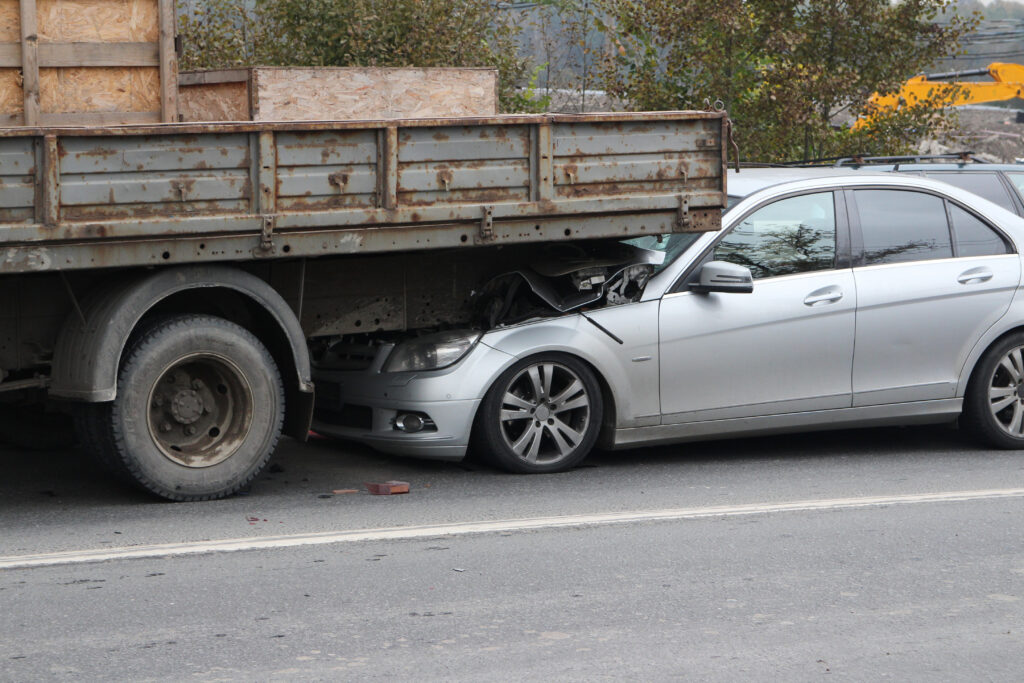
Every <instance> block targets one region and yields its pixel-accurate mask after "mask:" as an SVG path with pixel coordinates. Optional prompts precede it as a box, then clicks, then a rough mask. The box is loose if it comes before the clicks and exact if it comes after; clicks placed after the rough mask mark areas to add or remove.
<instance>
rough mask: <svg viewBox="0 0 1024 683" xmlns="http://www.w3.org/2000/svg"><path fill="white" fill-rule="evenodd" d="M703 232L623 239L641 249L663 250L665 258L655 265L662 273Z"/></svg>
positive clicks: (625, 242)
mask: <svg viewBox="0 0 1024 683" xmlns="http://www.w3.org/2000/svg"><path fill="white" fill-rule="evenodd" d="M703 234H704V233H702V232H674V233H668V234H665V235H644V236H643V237H634V238H632V239H628V240H622V243H623V244H628V245H629V246H631V247H637V248H639V249H647V250H649V251H657V252H661V253H663V254H664V255H665V260H663V261H662V262H661V263H659V264H657V265H656V266H654V273H660V272H661V271H662V270H664V269H665V266H667V265H669V264H670V263H672V262H673V261H675V260H676V259H677V258H678V257H679V255H680V254H682V253H683V252H684V251H686V250H687V249H689V248H690V245H691V244H693V243H694V242H696V241H697V238H698V237H700V236H701V235H703Z"/></svg>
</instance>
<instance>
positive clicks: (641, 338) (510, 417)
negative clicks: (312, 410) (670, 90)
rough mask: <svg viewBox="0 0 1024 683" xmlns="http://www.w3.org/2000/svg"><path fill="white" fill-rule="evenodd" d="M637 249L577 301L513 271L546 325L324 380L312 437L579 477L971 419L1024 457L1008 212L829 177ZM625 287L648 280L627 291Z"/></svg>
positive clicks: (508, 323) (398, 352)
mask: <svg viewBox="0 0 1024 683" xmlns="http://www.w3.org/2000/svg"><path fill="white" fill-rule="evenodd" d="M644 240H646V242H645V241H644ZM632 244H633V248H636V247H637V246H640V247H649V249H646V250H645V249H639V250H638V251H642V252H646V253H649V254H650V258H647V259H641V261H642V262H643V265H636V262H631V263H630V264H626V265H625V266H623V268H622V269H621V270H620V271H618V272H616V273H615V274H614V275H612V276H610V277H607V278H606V277H605V276H604V275H600V276H597V275H591V276H590V277H589V279H586V278H581V277H575V279H574V280H573V282H574V283H575V284H576V286H577V287H578V289H579V291H578V292H575V293H574V297H570V298H572V299H573V300H574V301H575V302H576V304H572V305H570V304H569V303H566V301H567V300H568V299H566V298H565V297H563V298H561V299H559V298H557V297H555V296H554V295H553V294H551V292H550V291H546V290H545V289H544V288H543V286H542V285H541V284H537V281H539V279H540V278H539V276H537V275H536V273H532V274H519V275H518V276H517V277H518V278H519V279H522V280H523V281H524V282H526V283H527V284H529V285H530V287H532V294H531V296H533V297H534V298H533V300H534V301H535V303H536V302H537V301H539V299H538V297H539V298H543V299H544V300H545V301H546V302H547V305H548V308H547V310H546V311H545V310H543V308H542V307H537V306H534V307H533V308H529V307H528V308H526V309H524V310H525V313H524V314H523V315H521V316H519V317H518V318H517V317H515V316H506V317H505V318H499V319H498V320H497V322H495V319H494V315H492V316H491V323H492V324H490V325H481V326H480V327H479V328H478V329H466V330H450V331H444V332H439V333H436V334H433V335H426V336H420V337H416V338H412V339H407V340H404V341H402V340H399V341H397V342H396V343H382V344H380V345H379V346H377V347H376V352H375V354H374V357H373V360H372V362H370V364H369V367H367V368H365V369H362V370H359V371H345V370H332V369H330V366H329V364H327V365H324V366H322V367H321V368H320V369H319V370H318V372H317V387H318V400H320V401H321V404H322V405H323V406H325V407H324V408H323V409H322V410H321V411H320V412H319V413H318V417H317V421H316V423H315V426H314V429H316V430H317V431H319V432H322V433H324V434H328V435H334V436H338V437H343V438H348V439H353V440H357V441H361V442H364V443H367V444H370V445H371V446H373V447H375V448H377V449H379V450H381V451H385V452H390V453H399V454H406V455H414V456H422V457H431V458H445V459H459V458H462V457H464V456H465V455H466V454H467V452H470V451H471V452H473V453H474V454H480V455H482V456H485V457H487V458H488V459H490V460H491V461H493V462H494V463H495V464H497V465H498V466H500V467H503V468H505V469H507V470H510V471H514V472H554V471H559V470H564V469H566V468H569V467H572V466H574V465H576V464H578V463H579V462H580V461H581V460H582V459H583V458H584V457H585V456H586V455H587V453H588V452H589V451H590V450H591V449H592V448H593V447H595V445H600V446H602V447H605V448H627V447H634V446H639V445H644V444H658V443H674V442H682V441H688V440H698V439H709V438H722V437H735V436H750V435H760V434H769V433H778V432H790V431H804V430H820V429H830V428H837V427H864V426H872V425H883V424H910V423H941V422H952V421H954V420H956V419H958V418H960V421H961V424H962V425H963V426H965V427H967V428H969V429H970V430H971V431H972V432H973V433H974V434H976V435H977V436H978V437H979V438H981V439H982V440H983V441H984V442H985V443H987V444H989V445H992V446H996V447H1001V448H1022V447H1024V292H1022V289H1021V286H1020V285H1021V259H1020V256H1019V253H1020V250H1021V245H1024V220H1022V219H1021V218H1019V217H1017V216H1016V215H1013V214H1011V213H1009V212H1008V211H1006V210H1004V209H1002V208H1000V207H998V206H996V205H995V204H992V203H990V202H988V201H985V200H982V199H980V198H978V197H977V196H975V195H972V194H969V193H967V192H965V191H963V190H959V189H957V188H954V187H952V186H950V185H946V184H942V183H939V182H935V181H930V180H927V179H920V178H913V177H899V176H892V175H877V176H875V175H862V176H857V177H849V176H847V177H832V178H829V177H826V178H818V179H813V180H801V181H797V182H790V183H785V184H781V185H775V186H772V187H769V188H767V189H764V190H762V191H760V192H757V193H755V194H753V195H751V196H749V197H747V198H746V199H744V200H742V201H741V202H740V203H739V204H737V205H736V206H735V207H734V208H733V209H732V210H730V211H729V212H728V213H727V214H726V216H725V218H724V225H723V228H722V230H721V231H719V232H715V233H707V234H702V235H670V236H664V238H663V239H659V240H654V239H651V238H644V239H641V240H634V241H633V242H632ZM631 269H632V270H631ZM641 269H646V270H641ZM587 272H594V271H587ZM629 273H633V274H636V273H646V274H647V276H646V277H639V278H634V280H635V281H634V282H633V283H632V290H633V294H632V295H630V296H626V295H624V294H623V292H624V291H625V289H626V287H625V284H624V283H623V282H622V278H624V277H625V276H626V275H628V274H629ZM585 274H586V273H584V275H585ZM617 287H618V289H616V288H617ZM524 288H525V285H524ZM588 292H589V293H588ZM584 295H585V296H584ZM580 301H582V302H583V304H582V305H581V304H579V302H580ZM560 304H562V305H560ZM499 308H501V307H500V306H499ZM502 310H503V311H504V309H502Z"/></svg>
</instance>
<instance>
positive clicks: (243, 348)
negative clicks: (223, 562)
mask: <svg viewBox="0 0 1024 683" xmlns="http://www.w3.org/2000/svg"><path fill="white" fill-rule="evenodd" d="M283 420H284V387H283V385H282V382H281V376H280V373H279V372H278V369H277V366H276V364H275V363H274V360H273V358H272V357H271V356H270V354H269V353H268V351H267V349H266V348H265V347H264V346H263V344H262V343H260V341H259V340H258V339H257V338H256V337H255V336H254V335H253V334H252V333H251V332H249V331H248V330H246V329H245V328H243V327H240V326H239V325H236V324H235V323H232V322H230V321H228V320H224V319H223V318H217V317H213V316H208V315H181V316H174V317H170V318H163V319H160V320H158V321H156V322H154V323H151V324H149V325H147V326H146V327H145V328H143V329H142V330H140V331H139V333H137V334H135V335H134V336H133V339H132V341H131V342H130V343H129V347H128V349H127V351H126V353H125V355H124V360H123V361H122V364H121V368H120V370H119V372H118V380H117V398H115V399H114V401H112V402H109V403H102V404H96V405H93V406H91V407H89V409H88V410H87V411H86V412H85V413H83V415H82V416H81V417H80V418H79V433H80V435H81V438H82V441H83V445H84V446H85V447H86V448H87V449H88V450H89V451H91V452H92V453H93V454H94V456H95V457H96V459H97V460H98V461H99V462H100V463H101V464H102V465H103V466H104V467H105V468H106V469H107V470H109V471H110V472H112V473H113V474H114V475H115V476H117V477H118V478H120V479H123V480H129V481H131V482H133V483H134V484H136V485H137V486H139V487H141V488H142V489H144V490H146V491H148V492H150V493H152V494H155V495H157V496H159V497H161V498H165V499H167V500H173V501H197V500H213V499H217V498H224V497H227V496H230V495H232V494H234V493H237V492H238V491H239V490H240V489H242V488H244V487H245V486H247V485H248V484H249V483H250V482H251V481H252V480H253V479H254V478H255V477H256V476H257V475H259V473H260V472H261V471H262V470H263V468H264V467H266V465H267V462H268V461H269V460H270V456H271V454H272V453H273V451H274V448H275V447H276V445H277V440H278V438H279V436H280V434H281V426H282V424H283Z"/></svg>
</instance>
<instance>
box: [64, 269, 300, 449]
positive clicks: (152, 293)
mask: <svg viewBox="0 0 1024 683" xmlns="http://www.w3.org/2000/svg"><path fill="white" fill-rule="evenodd" d="M201 288H219V289H229V290H233V291H234V292H236V293H237V294H239V295H241V296H242V297H244V298H246V299H248V300H249V301H250V302H252V303H253V304H255V305H256V306H258V307H259V308H260V309H262V311H264V312H265V313H266V314H268V315H269V316H270V317H271V319H272V320H273V321H274V322H275V323H276V324H277V327H278V328H279V329H278V331H279V332H280V333H281V334H282V335H283V336H284V338H286V339H287V342H288V346H289V347H290V350H291V358H290V360H291V361H292V364H293V365H294V370H295V374H294V376H293V377H289V376H288V374H286V373H287V372H288V368H287V367H286V366H285V367H282V368H281V373H282V377H283V379H284V381H285V385H286V386H287V385H292V387H293V388H294V389H295V390H296V391H295V392H289V393H290V394H292V395H293V401H292V405H291V407H289V408H287V412H288V413H289V415H288V416H287V417H286V429H285V431H286V433H289V434H290V435H292V436H296V437H297V438H305V435H306V432H307V431H308V428H309V423H310V421H311V420H312V409H313V382H312V379H311V372H310V361H309V350H308V348H307V347H306V339H305V335H304V334H303V333H302V328H301V327H300V325H299V321H298V319H297V318H296V316H295V314H294V313H293V312H292V309H291V307H290V306H289V305H288V303H287V302H285V300H284V299H283V298H282V297H281V295H280V294H278V293H277V291H275V290H274V289H273V288H272V287H271V286H270V285H269V284H267V283H266V282H264V281H263V280H261V279H259V278H258V277H256V276H255V275H252V274H251V273H247V272H245V271H243V270H238V269H236V268H230V267H227V266H217V265H209V266H206V265H202V266H181V267H171V268H165V269H160V270H156V271H148V272H145V273H142V274H136V275H134V276H131V277H127V278H121V279H118V280H116V281H112V282H110V283H107V284H106V285H105V286H101V287H99V288H98V289H97V290H95V291H93V292H90V293H89V294H88V295H87V296H86V297H84V298H83V299H82V302H81V306H80V308H79V310H77V311H72V313H71V314H70V315H69V316H68V318H67V320H65V322H64V325H63V327H62V328H61V330H60V333H59V335H58V337H57V344H56V347H55V349H54V357H53V368H52V375H51V385H50V391H49V393H50V396H53V397H55V398H62V399H68V400H73V401H82V402H88V403H100V402H104V401H112V400H114V398H115V397H116V396H117V373H118V369H119V364H120V360H121V355H122V353H123V352H124V349H125V345H126V344H127V343H128V338H129V337H130V336H131V333H132V331H133V330H134V329H135V327H136V325H138V323H139V321H140V320H141V319H142V317H143V316H144V315H145V314H146V313H147V312H148V311H151V310H152V309H153V307H154V306H156V305H158V304H159V303H160V302H161V301H164V300H166V299H167V298H169V297H171V296H173V295H175V294H178V293H181V292H185V291H187V290H196V289H201ZM79 311H80V312H79ZM83 323H84V324H83ZM265 343H266V341H265ZM294 399H298V401H295V400H294Z"/></svg>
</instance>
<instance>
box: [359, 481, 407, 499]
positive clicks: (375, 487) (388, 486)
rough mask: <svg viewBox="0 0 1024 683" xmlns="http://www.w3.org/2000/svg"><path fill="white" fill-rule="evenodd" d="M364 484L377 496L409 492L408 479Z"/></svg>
mask: <svg viewBox="0 0 1024 683" xmlns="http://www.w3.org/2000/svg"><path fill="white" fill-rule="evenodd" d="M364 485H365V486H366V490H367V491H369V492H370V493H372V494H373V495H375V496H393V495H396V494H399V493H409V482H407V481H385V482H382V483H374V482H366V483H365V484H364Z"/></svg>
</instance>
